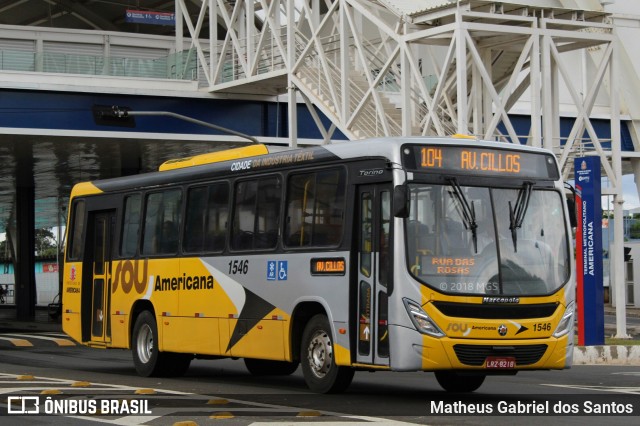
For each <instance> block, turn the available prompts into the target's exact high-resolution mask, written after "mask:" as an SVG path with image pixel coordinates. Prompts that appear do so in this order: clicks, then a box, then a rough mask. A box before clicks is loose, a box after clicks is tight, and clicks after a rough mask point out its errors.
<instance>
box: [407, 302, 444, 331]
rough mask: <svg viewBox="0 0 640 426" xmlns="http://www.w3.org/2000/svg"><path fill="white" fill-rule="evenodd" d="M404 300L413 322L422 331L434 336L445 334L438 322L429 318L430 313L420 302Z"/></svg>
mask: <svg viewBox="0 0 640 426" xmlns="http://www.w3.org/2000/svg"><path fill="white" fill-rule="evenodd" d="M402 301H403V302H404V307H405V308H407V313H408V314H409V318H411V322H413V325H414V326H415V327H416V329H417V330H418V331H419V332H420V333H422V334H428V335H429V336H433V337H442V336H444V333H443V332H442V330H440V327H438V326H437V325H436V323H435V322H433V320H432V319H431V318H429V315H428V314H427V313H426V312H425V311H424V309H422V307H421V306H420V305H419V304H417V303H416V302H414V301H413V300H409V299H402Z"/></svg>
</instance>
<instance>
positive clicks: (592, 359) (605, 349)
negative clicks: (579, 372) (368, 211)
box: [573, 345, 640, 366]
mask: <svg viewBox="0 0 640 426" xmlns="http://www.w3.org/2000/svg"><path fill="white" fill-rule="evenodd" d="M573 364H574V365H595V364H609V365H636V366H640V346H623V345H611V346H576V347H574V348H573Z"/></svg>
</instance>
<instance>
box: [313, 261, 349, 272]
mask: <svg viewBox="0 0 640 426" xmlns="http://www.w3.org/2000/svg"><path fill="white" fill-rule="evenodd" d="M346 271H347V267H346V263H345V259H344V257H324V258H315V259H311V275H344V274H345V273H346Z"/></svg>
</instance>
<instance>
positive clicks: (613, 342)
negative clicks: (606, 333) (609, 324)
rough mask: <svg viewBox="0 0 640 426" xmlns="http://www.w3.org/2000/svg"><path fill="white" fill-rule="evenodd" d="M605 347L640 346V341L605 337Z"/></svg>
mask: <svg viewBox="0 0 640 426" xmlns="http://www.w3.org/2000/svg"><path fill="white" fill-rule="evenodd" d="M604 344H605V345H621V346H640V339H614V338H613V337H605V339H604Z"/></svg>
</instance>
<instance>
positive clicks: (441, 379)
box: [435, 371, 487, 392]
mask: <svg viewBox="0 0 640 426" xmlns="http://www.w3.org/2000/svg"><path fill="white" fill-rule="evenodd" d="M435 375H436V380H437V381H438V384H439V385H440V386H441V387H442V389H444V390H446V391H447V392H473V391H475V390H477V389H478V388H479V387H480V386H482V383H483V382H484V379H485V378H486V377H487V376H486V375H483V374H477V375H476V374H459V373H456V372H455V371H436V372H435Z"/></svg>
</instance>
